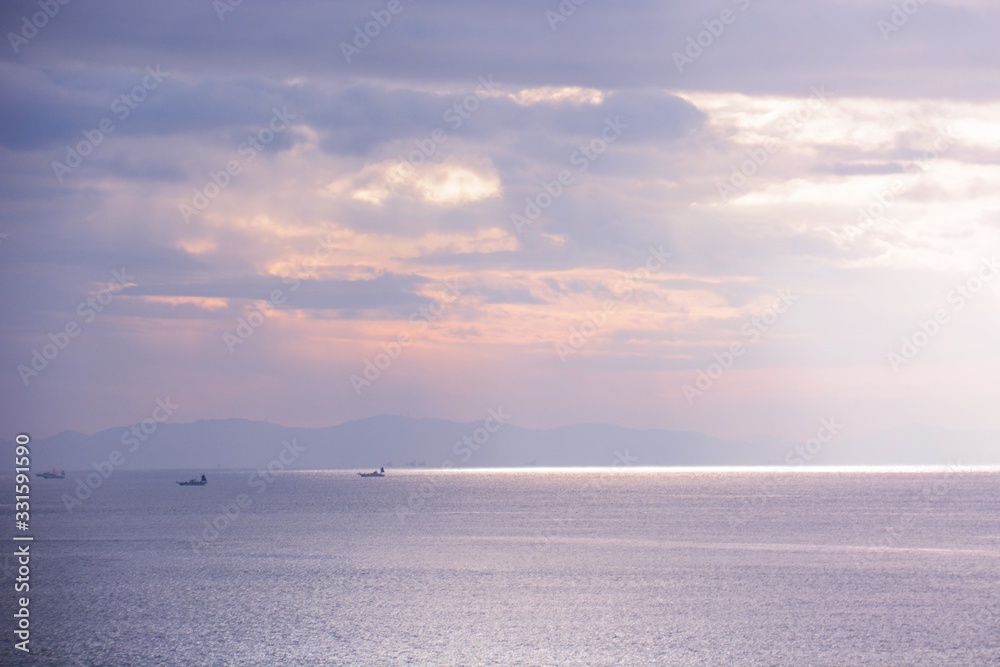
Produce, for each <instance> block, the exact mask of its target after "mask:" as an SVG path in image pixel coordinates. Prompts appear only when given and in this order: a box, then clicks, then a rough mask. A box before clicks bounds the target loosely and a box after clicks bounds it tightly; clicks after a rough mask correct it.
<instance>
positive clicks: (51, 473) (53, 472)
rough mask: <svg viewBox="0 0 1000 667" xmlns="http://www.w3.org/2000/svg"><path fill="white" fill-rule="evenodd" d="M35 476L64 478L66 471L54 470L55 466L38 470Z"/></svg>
mask: <svg viewBox="0 0 1000 667" xmlns="http://www.w3.org/2000/svg"><path fill="white" fill-rule="evenodd" d="M35 477H41V478H42V479H66V471H65V470H61V471H58V472H57V471H56V469H55V468H53V469H52V470H47V471H46V472H40V473H38V474H37V475H35Z"/></svg>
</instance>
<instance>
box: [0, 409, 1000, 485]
mask: <svg viewBox="0 0 1000 667" xmlns="http://www.w3.org/2000/svg"><path fill="white" fill-rule="evenodd" d="M486 426H489V427H490V428H493V429H495V432H492V433H491V432H489V431H488V430H487V428H486ZM146 427H147V431H151V430H152V429H151V424H150V423H147V424H146ZM7 444H8V445H12V443H9V442H8V443H7ZM998 444H1000V433H995V432H974V431H955V430H947V429H940V428H933V427H921V426H909V427H904V428H899V429H895V430H892V431H888V432H885V433H881V434H877V435H870V436H864V437H853V438H847V437H845V438H840V437H835V438H833V439H831V440H830V441H829V442H828V443H826V444H821V443H819V442H818V441H815V442H813V443H812V444H811V445H810V446H809V447H806V443H791V444H790V443H781V442H758V441H755V442H754V443H752V444H751V443H745V442H736V441H729V440H721V439H717V438H713V437H710V436H707V435H704V434H701V433H692V432H685V431H667V430H658V429H651V430H635V429H628V428H623V427H619V426H612V425H607V424H578V425H572V426H562V427H558V428H552V429H529V428H523V427H520V426H516V425H513V424H509V423H507V424H503V425H500V424H498V422H496V421H490V422H488V423H487V424H484V422H482V421H479V422H470V423H457V422H452V421H446V420H441V419H412V418H409V417H400V416H392V415H381V416H378V417H370V418H367V419H359V420H356V421H350V422H347V423H344V424H339V425H337V426H329V427H324V428H293V427H287V426H281V425H279V424H273V423H270V422H260V421H249V420H245V419H220V420H207V421H196V422H191V423H186V424H173V423H160V424H157V425H156V428H155V430H152V432H151V433H146V432H143V430H142V428H141V425H140V426H135V427H128V426H122V427H118V428H111V429H107V430H104V431H101V432H100V433H95V434H93V435H85V434H83V433H77V432H74V431H66V432H63V433H60V434H58V435H54V436H52V437H49V438H45V439H40V440H36V441H32V447H31V449H32V468H33V469H34V470H35V471H38V472H40V471H42V470H46V469H49V468H58V469H61V470H62V469H64V470H67V471H80V470H85V469H93V468H94V466H95V464H97V465H101V464H102V463H103V464H105V465H106V464H110V465H113V466H114V467H115V468H121V469H131V470H136V469H187V470H195V471H199V472H200V471H204V470H211V469H217V468H264V467H267V466H268V465H269V464H270V465H271V466H272V467H273V468H274V469H276V470H277V469H287V470H295V469H300V470H301V469H359V470H368V469H372V468H377V467H379V466H385V467H386V468H405V467H413V468H421V467H426V468H440V467H451V466H454V467H474V468H489V467H522V466H611V465H615V466H719V465H792V466H798V465H949V464H961V465H1000V447H998ZM8 451H9V450H8ZM116 452H117V453H116Z"/></svg>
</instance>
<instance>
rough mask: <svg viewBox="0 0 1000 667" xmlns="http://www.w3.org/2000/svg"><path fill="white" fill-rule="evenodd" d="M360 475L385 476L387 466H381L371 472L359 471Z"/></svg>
mask: <svg viewBox="0 0 1000 667" xmlns="http://www.w3.org/2000/svg"><path fill="white" fill-rule="evenodd" d="M358 476H359V477H385V467H382V468H379V469H378V470H373V471H371V472H359V473H358Z"/></svg>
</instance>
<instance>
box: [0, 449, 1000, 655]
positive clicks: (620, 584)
mask: <svg viewBox="0 0 1000 667" xmlns="http://www.w3.org/2000/svg"><path fill="white" fill-rule="evenodd" d="M194 472H195V471H184V472H183V473H177V472H173V473H172V472H162V471H159V472H127V471H115V472H114V473H112V475H111V476H110V477H109V478H108V479H106V480H103V481H102V482H101V484H100V486H99V487H98V488H97V489H96V490H93V491H92V493H91V494H90V496H89V497H88V498H86V499H84V500H81V501H80V502H79V504H76V503H73V504H72V506H71V508H70V509H67V507H66V498H67V497H75V495H76V493H75V490H76V489H77V488H78V485H79V484H82V483H83V482H82V481H81V480H80V479H79V477H76V476H74V475H73V474H72V473H71V474H70V476H69V477H68V478H67V479H66V480H41V479H37V480H32V508H31V510H32V513H31V529H30V533H31V534H32V535H33V536H34V538H35V541H34V542H33V543H32V547H31V549H32V558H31V574H30V577H31V579H30V585H31V590H30V613H31V617H30V618H31V631H32V634H31V648H32V653H31V654H30V656H25V655H24V654H22V653H20V652H17V651H15V650H14V649H13V642H14V641H15V638H14V636H13V629H14V621H13V619H12V613H13V611H14V610H15V604H16V603H15V599H16V596H15V594H14V592H13V576H16V574H15V571H16V564H15V563H14V562H13V559H12V557H10V556H5V557H4V558H3V559H2V561H0V566H2V567H3V573H2V579H3V586H2V588H0V590H3V591H5V592H4V593H3V594H2V605H3V609H4V610H5V613H4V618H6V619H7V620H6V621H4V622H3V625H4V626H6V627H5V628H4V629H3V633H2V639H0V663H2V664H5V665H11V664H25V665H58V666H60V667H62V666H69V665H102V666H104V665H132V666H134V665H213V666H217V665H269V666H270V665H727V666H728V665H795V666H797V667H798V666H803V665H838V666H840V665H963V666H968V665H1000V471H997V470H992V471H989V470H980V471H959V470H953V469H940V470H936V471H921V472H914V471H902V470H897V471H891V472H886V471H879V472H875V471H860V472H858V471H850V472H848V471H819V472H815V471H807V470H795V471H786V472H777V471H772V470H748V469H743V470H739V469H736V470H709V469H700V470H679V469H672V470H670V469H659V470H645V469H622V468H619V469H606V470H587V471H572V472H566V471H561V472H560V471H554V470H528V471H488V472H485V471H478V472H477V471H430V470H404V471H398V470H390V471H388V474H387V475H386V477H384V478H381V479H362V478H360V477H358V476H357V475H355V474H354V473H353V472H342V471H341V472H328V471H324V472H283V473H279V474H277V475H273V476H272V475H267V476H265V477H261V476H260V475H259V474H255V473H253V472H251V471H221V472H220V471H215V472H213V471H208V479H209V483H208V485H207V486H204V487H179V486H177V485H176V484H175V483H174V481H175V480H178V479H186V478H187V477H190V476H191V474H192V473H194ZM201 472H202V471H197V473H199V474H200V473H201ZM0 484H8V485H9V486H8V487H7V488H9V489H10V492H8V493H5V494H4V495H3V496H0V498H4V499H6V498H12V497H13V479H12V478H11V477H10V476H5V477H0ZM81 488H82V487H81ZM80 495H84V494H82V493H81V494H80ZM2 507H3V508H4V512H5V516H9V517H10V518H11V520H10V522H9V523H10V529H9V535H13V534H14V533H15V532H16V531H15V530H14V528H13V523H14V522H13V511H14V508H13V503H9V502H5V503H4V504H2ZM8 539H9V538H8ZM8 544H9V545H14V544H15V543H14V542H8ZM5 552H7V553H13V548H12V547H11V548H8V549H6V550H5Z"/></svg>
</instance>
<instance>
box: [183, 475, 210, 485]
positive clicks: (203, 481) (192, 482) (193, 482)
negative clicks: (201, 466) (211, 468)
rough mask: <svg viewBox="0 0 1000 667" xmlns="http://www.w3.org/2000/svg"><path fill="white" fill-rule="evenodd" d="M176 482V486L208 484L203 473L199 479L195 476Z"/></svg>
mask: <svg viewBox="0 0 1000 667" xmlns="http://www.w3.org/2000/svg"><path fill="white" fill-rule="evenodd" d="M177 484H178V486H205V485H206V484H208V480H207V479H206V478H205V476H204V475H202V476H201V479H198V478H197V477H195V478H194V479H189V480H188V481H186V482H177Z"/></svg>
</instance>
